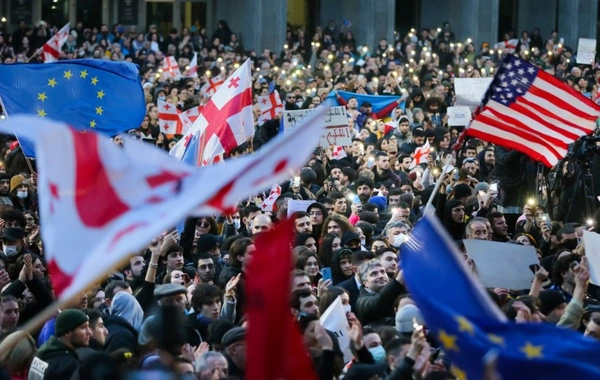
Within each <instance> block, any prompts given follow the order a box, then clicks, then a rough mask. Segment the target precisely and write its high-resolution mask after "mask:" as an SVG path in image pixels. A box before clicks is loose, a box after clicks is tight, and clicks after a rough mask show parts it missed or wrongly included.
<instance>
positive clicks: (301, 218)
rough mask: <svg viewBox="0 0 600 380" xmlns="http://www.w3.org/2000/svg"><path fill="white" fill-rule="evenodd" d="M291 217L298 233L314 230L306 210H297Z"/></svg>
mask: <svg viewBox="0 0 600 380" xmlns="http://www.w3.org/2000/svg"><path fill="white" fill-rule="evenodd" d="M291 219H292V220H294V228H295V231H296V233H297V234H302V233H311V232H312V224H311V223H310V217H309V216H308V214H307V213H306V212H304V211H296V212H294V213H293V214H292V215H291Z"/></svg>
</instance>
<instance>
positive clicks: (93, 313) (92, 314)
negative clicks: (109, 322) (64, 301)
mask: <svg viewBox="0 0 600 380" xmlns="http://www.w3.org/2000/svg"><path fill="white" fill-rule="evenodd" d="M84 313H85V314H86V315H87V316H88V318H89V322H90V327H92V326H95V325H96V323H98V320H99V319H100V318H102V317H103V316H104V314H103V313H101V312H99V311H98V310H95V309H86V310H84Z"/></svg>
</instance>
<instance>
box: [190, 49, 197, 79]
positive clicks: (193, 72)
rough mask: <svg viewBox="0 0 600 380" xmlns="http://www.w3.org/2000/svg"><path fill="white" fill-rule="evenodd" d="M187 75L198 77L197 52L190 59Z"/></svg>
mask: <svg viewBox="0 0 600 380" xmlns="http://www.w3.org/2000/svg"><path fill="white" fill-rule="evenodd" d="M188 77H190V78H198V53H194V58H192V60H191V61H190V67H189V68H188Z"/></svg>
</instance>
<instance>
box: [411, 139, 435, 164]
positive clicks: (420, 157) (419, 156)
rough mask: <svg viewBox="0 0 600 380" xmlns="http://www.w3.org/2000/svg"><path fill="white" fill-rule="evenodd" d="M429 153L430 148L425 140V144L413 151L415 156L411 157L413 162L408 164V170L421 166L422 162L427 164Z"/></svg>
mask: <svg viewBox="0 0 600 380" xmlns="http://www.w3.org/2000/svg"><path fill="white" fill-rule="evenodd" d="M429 153H431V147H430V146H429V141H427V139H425V144H423V145H422V146H420V147H418V148H417V149H415V154H414V156H413V158H412V159H413V160H412V162H411V163H410V166H409V169H412V168H414V167H415V166H417V165H421V164H422V163H424V162H427V155H428V154H429Z"/></svg>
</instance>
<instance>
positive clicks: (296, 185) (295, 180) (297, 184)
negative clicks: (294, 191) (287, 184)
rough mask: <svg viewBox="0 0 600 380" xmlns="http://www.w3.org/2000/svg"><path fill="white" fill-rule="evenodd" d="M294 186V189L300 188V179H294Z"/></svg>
mask: <svg viewBox="0 0 600 380" xmlns="http://www.w3.org/2000/svg"><path fill="white" fill-rule="evenodd" d="M292 186H293V187H299V186H300V177H294V181H293V182H292Z"/></svg>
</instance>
